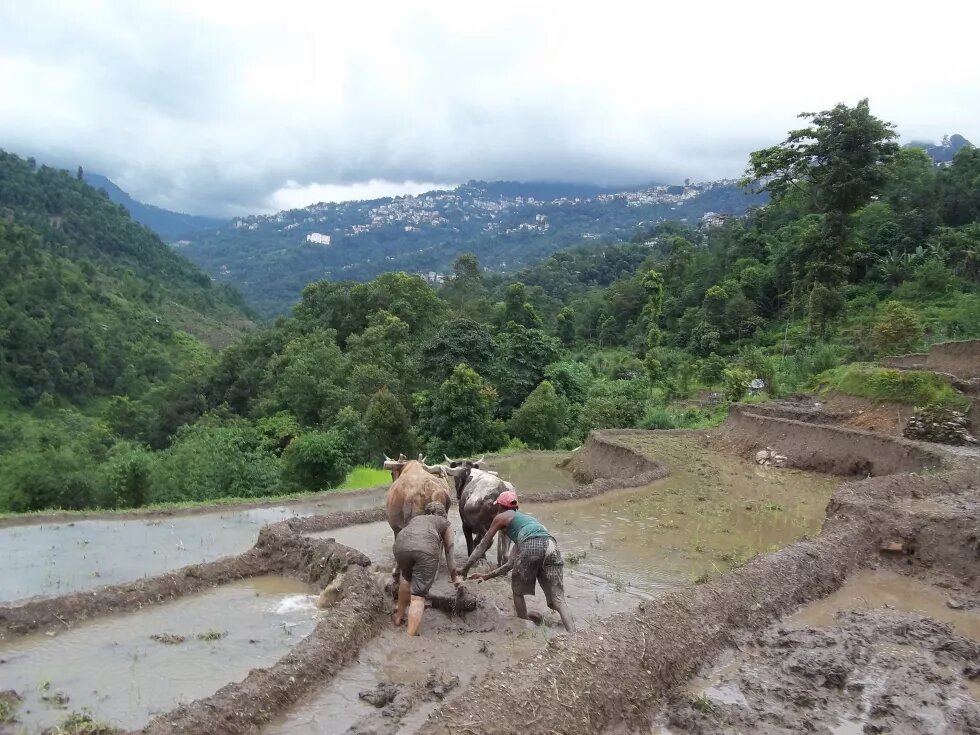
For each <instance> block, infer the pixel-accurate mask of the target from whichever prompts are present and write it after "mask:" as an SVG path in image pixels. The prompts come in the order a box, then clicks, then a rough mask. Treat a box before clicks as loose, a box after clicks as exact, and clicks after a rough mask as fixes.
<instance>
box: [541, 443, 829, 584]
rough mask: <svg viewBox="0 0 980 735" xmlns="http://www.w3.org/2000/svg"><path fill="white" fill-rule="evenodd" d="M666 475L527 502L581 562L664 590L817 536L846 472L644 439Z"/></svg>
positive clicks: (622, 580) (616, 578) (617, 579)
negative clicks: (762, 462) (769, 463)
mask: <svg viewBox="0 0 980 735" xmlns="http://www.w3.org/2000/svg"><path fill="white" fill-rule="evenodd" d="M645 451H648V452H649V453H650V454H652V455H653V456H656V457H658V458H659V459H660V460H661V461H663V462H664V463H665V464H666V465H667V466H668V467H669V469H670V473H671V474H670V476H669V477H667V478H665V479H663V480H659V481H657V482H655V483H652V484H651V485H648V486H647V487H644V488H638V489H635V490H622V491H616V492H613V493H607V494H605V495H600V496H598V497H596V498H592V499H589V500H578V501H567V502H561V503H549V504H542V505H534V503H533V501H532V502H530V503H528V504H527V509H528V511H529V512H531V513H533V514H534V515H536V516H537V517H538V518H539V519H540V520H541V521H542V522H543V523H544V524H545V525H546V526H547V527H548V529H549V530H550V531H551V532H552V533H554V534H555V536H556V537H557V538H558V541H559V543H560V545H561V547H562V551H563V552H564V553H565V556H566V559H569V558H571V559H576V558H577V559H578V560H579V561H578V564H577V565H576V569H578V570H581V571H584V572H587V573H591V574H595V575H598V576H602V577H605V578H607V579H610V580H611V581H613V582H614V583H615V584H617V585H619V586H621V587H629V588H635V589H637V590H638V591H640V592H644V593H647V594H653V595H655V594H660V593H662V592H663V591H664V590H671V589H676V588H677V587H679V586H684V585H688V584H690V583H691V582H692V581H693V580H694V579H695V578H696V577H698V576H699V575H703V574H708V575H712V576H714V575H717V574H721V573H723V572H725V571H728V570H729V569H730V568H731V567H732V566H735V565H738V564H741V563H744V562H745V561H747V560H748V559H749V558H751V557H752V556H753V555H755V554H759V553H766V552H769V551H774V550H776V549H779V548H782V547H783V546H787V545H788V544H791V543H793V542H794V541H796V540H797V539H799V538H801V537H802V536H804V535H810V536H816V535H818V534H819V533H820V529H821V527H822V525H823V520H824V511H825V508H826V505H827V501H828V500H829V499H830V497H831V495H833V492H834V490H835V489H836V487H837V486H838V485H839V483H840V480H839V479H838V478H835V477H831V476H828V475H820V474H815V473H811V472H803V471H800V470H792V469H772V468H764V467H760V466H758V465H756V464H755V463H754V462H751V461H747V460H743V459H740V458H738V457H735V456H733V455H729V454H722V453H718V452H712V451H710V450H708V449H705V448H704V447H702V446H701V445H700V444H698V443H697V442H696V441H694V440H691V439H689V438H687V437H677V436H666V437H659V438H657V439H655V440H654V439H650V438H647V439H646V441H645Z"/></svg>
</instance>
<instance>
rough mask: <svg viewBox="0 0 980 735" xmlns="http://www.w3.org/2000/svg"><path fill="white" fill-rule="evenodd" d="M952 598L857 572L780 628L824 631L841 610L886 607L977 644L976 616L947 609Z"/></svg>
mask: <svg viewBox="0 0 980 735" xmlns="http://www.w3.org/2000/svg"><path fill="white" fill-rule="evenodd" d="M955 597H956V591H955V590H945V589H941V588H939V587H935V586H933V585H930V584H926V583H925V582H920V581H919V580H917V579H913V578H911V577H906V576H904V575H901V574H896V573H894V572H889V571H884V570H877V571H876V570H867V571H860V572H858V573H856V574H853V575H851V576H850V577H848V579H847V581H846V582H845V583H844V586H843V587H841V588H840V589H839V590H837V591H836V592H834V593H833V594H831V595H828V596H827V597H824V598H822V599H820V600H817V601H816V602H813V603H810V604H809V605H807V606H805V607H803V608H801V609H800V610H799V611H798V612H796V613H794V614H793V615H790V616H789V617H787V618H786V619H785V620H784V621H783V625H784V626H785V627H786V628H805V627H810V628H826V627H829V626H832V625H835V624H836V619H835V616H836V615H837V613H838V612H840V611H841V610H872V609H875V608H886V607H887V608H891V609H894V610H897V611H900V612H914V613H919V614H921V615H927V616H929V617H930V618H934V619H935V620H939V621H941V622H944V623H949V624H950V625H952V626H953V628H954V629H955V630H956V631H957V632H958V633H959V634H960V635H963V636H966V637H967V638H972V639H973V640H975V641H980V614H978V613H977V612H976V611H972V610H953V609H951V608H950V607H949V606H948V605H947V604H946V601H947V600H949V599H951V598H955Z"/></svg>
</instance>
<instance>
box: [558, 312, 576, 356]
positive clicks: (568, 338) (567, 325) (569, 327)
mask: <svg viewBox="0 0 980 735" xmlns="http://www.w3.org/2000/svg"><path fill="white" fill-rule="evenodd" d="M555 332H556V334H557V335H558V339H559V340H560V341H561V343H562V346H564V347H571V346H572V344H573V343H574V342H575V310H574V309H573V308H571V307H570V306H563V307H562V308H561V311H559V312H558V316H556V317H555Z"/></svg>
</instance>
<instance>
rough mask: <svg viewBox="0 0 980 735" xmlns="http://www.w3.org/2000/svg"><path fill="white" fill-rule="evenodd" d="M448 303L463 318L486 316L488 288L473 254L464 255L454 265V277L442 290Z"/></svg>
mask: <svg viewBox="0 0 980 735" xmlns="http://www.w3.org/2000/svg"><path fill="white" fill-rule="evenodd" d="M442 293H443V296H444V297H445V299H446V301H448V302H449V304H450V305H451V306H452V307H453V308H454V309H456V311H457V312H458V313H459V314H460V315H461V316H466V317H470V318H474V319H476V318H479V317H480V316H485V311H486V297H487V287H486V285H485V284H484V282H483V275H482V274H481V273H480V262H479V261H478V260H477V259H476V256H475V255H473V253H462V254H461V255H459V256H458V257H457V258H456V261H455V262H454V263H453V277H452V279H451V280H450V281H449V283H447V284H446V285H445V286H443V290H442Z"/></svg>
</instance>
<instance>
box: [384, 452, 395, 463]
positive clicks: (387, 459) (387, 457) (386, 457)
mask: <svg viewBox="0 0 980 735" xmlns="http://www.w3.org/2000/svg"><path fill="white" fill-rule="evenodd" d="M384 458H385V462H394V461H395V460H393V459H392V458H391V457H389V456H388V455H387V454H385V455H384Z"/></svg>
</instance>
